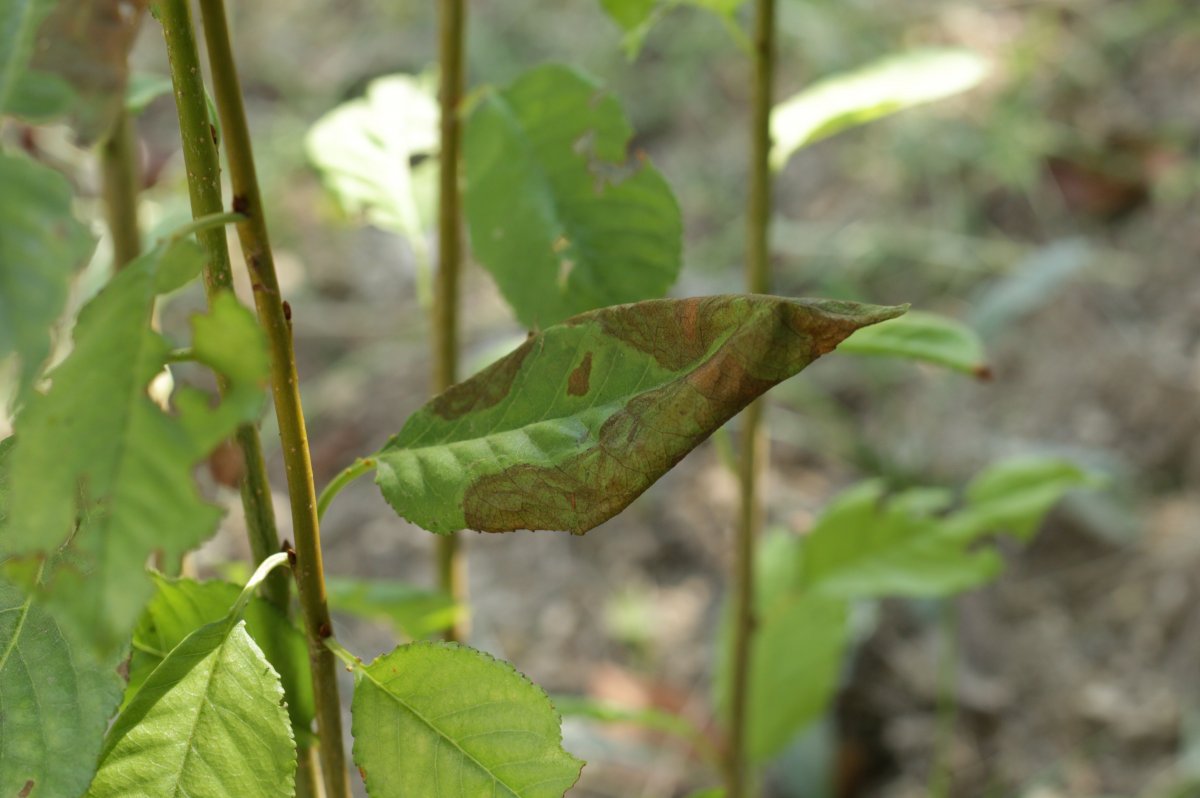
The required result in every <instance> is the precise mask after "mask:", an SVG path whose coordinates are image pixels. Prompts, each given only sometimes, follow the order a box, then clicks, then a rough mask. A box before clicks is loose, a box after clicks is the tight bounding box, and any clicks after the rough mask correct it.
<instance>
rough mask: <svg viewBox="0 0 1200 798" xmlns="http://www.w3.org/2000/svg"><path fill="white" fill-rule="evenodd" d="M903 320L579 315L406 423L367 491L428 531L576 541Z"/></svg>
mask: <svg viewBox="0 0 1200 798" xmlns="http://www.w3.org/2000/svg"><path fill="white" fill-rule="evenodd" d="M903 312H904V309H903V308H882V307H875V306H868V305H858V304H855V303H850V302H835V301H830V300H792V299H784V298H780V297H770V296H716V297H704V298H697V299H679V300H670V299H668V300H653V301H648V302H641V303H637V304H633V305H623V306H618V307H612V308H605V309H602V310H597V311H593V312H591V313H585V314H583V315H581V316H578V317H576V318H574V319H571V320H570V321H568V322H566V323H565V324H561V325H557V326H554V327H551V328H549V329H547V330H545V331H544V332H542V333H540V334H538V335H533V336H530V338H529V340H527V341H526V342H525V343H524V344H523V345H522V346H521V347H520V348H518V349H517V350H516V351H515V352H513V353H512V354H510V355H508V356H507V357H505V358H503V359H501V360H499V361H497V362H496V363H494V364H493V365H491V366H489V367H488V368H487V369H485V370H483V371H481V372H480V373H479V374H477V375H475V376H474V377H472V378H471V379H469V380H467V381H465V382H463V383H460V384H458V385H456V386H453V387H452V388H450V389H449V390H448V391H446V392H445V393H444V394H442V395H441V396H439V397H437V398H435V399H434V400H433V401H431V402H429V403H428V404H427V405H425V407H423V408H422V409H421V410H420V411H418V412H417V413H415V414H414V415H413V416H412V417H410V418H409V420H408V422H407V423H406V424H405V425H404V428H403V429H402V430H401V431H400V433H399V434H398V435H396V436H395V437H393V438H392V439H391V440H390V441H388V443H387V444H386V445H385V446H384V448H383V449H382V450H381V451H380V452H379V454H377V455H376V456H375V457H376V459H377V460H378V463H379V465H378V473H377V475H376V481H377V482H378V484H379V487H380V489H381V490H382V491H383V495H384V496H385V497H386V498H387V500H388V502H389V503H391V505H392V507H393V508H395V510H396V512H398V513H399V514H400V515H402V516H404V517H405V518H407V519H408V520H410V521H412V522H413V523H415V524H418V525H420V526H422V527H424V528H425V529H428V530H430V531H433V532H439V533H444V532H451V531H453V530H456V529H461V528H464V527H465V528H469V529H477V530H480V531H485V532H505V531H509V530H513V529H524V528H528V529H559V530H566V531H570V532H574V533H576V534H582V533H584V532H586V531H588V530H589V529H591V528H593V527H595V526H596V525H597V524H600V523H602V522H603V521H606V520H608V519H609V518H611V517H612V516H614V515H616V514H617V513H619V512H620V511H621V510H623V509H624V508H625V507H626V506H627V505H628V504H629V503H630V502H632V501H633V500H634V499H635V498H637V497H638V496H639V495H640V494H641V493H642V492H643V491H644V490H646V488H648V487H649V486H650V485H651V484H652V483H653V482H654V481H655V480H657V479H658V478H659V477H660V476H662V475H663V474H665V473H666V472H667V471H668V470H670V469H671V468H672V467H674V465H675V464H676V463H678V462H679V460H680V459H682V458H683V456H684V455H685V454H687V453H688V452H689V451H691V450H692V449H693V448H694V447H696V446H697V445H699V444H700V442H701V441H703V440H704V439H705V438H707V437H708V436H709V435H711V434H712V432H713V430H715V429H717V428H718V427H720V426H721V425H722V424H724V423H725V422H726V421H728V420H729V419H730V418H731V417H733V416H734V415H735V414H736V413H737V412H738V411H740V410H741V409H742V408H743V407H745V406H746V405H748V404H749V403H750V402H751V401H752V400H754V399H756V398H757V397H759V396H760V395H762V394H763V393H765V392H766V391H767V389H769V388H770V387H771V386H773V385H775V384H776V383H778V382H780V381H782V380H785V379H787V378H788V377H790V376H792V375H793V374H796V373H797V372H799V371H800V370H801V369H803V368H804V367H805V366H807V365H808V364H809V363H811V362H812V361H813V360H815V359H817V358H818V357H820V356H821V355H822V354H825V353H826V352H829V351H830V350H832V349H833V348H834V347H835V346H837V344H838V343H839V342H840V341H841V340H842V339H844V338H845V337H846V336H847V335H849V334H850V333H851V332H852V331H854V330H855V329H857V328H859V327H862V326H865V325H867V324H873V323H875V322H878V321H882V320H884V319H888V318H892V317H895V316H897V315H899V314H900V313H903Z"/></svg>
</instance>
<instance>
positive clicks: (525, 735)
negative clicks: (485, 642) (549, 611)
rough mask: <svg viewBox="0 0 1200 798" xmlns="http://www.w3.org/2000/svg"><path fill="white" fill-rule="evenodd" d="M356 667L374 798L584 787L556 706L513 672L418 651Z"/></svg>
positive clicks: (525, 793)
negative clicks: (565, 747) (579, 783)
mask: <svg viewBox="0 0 1200 798" xmlns="http://www.w3.org/2000/svg"><path fill="white" fill-rule="evenodd" d="M350 664H352V666H353V667H354V670H355V688H354V704H353V707H352V710H351V711H352V713H353V715H354V728H353V730H354V762H355V764H357V765H358V767H359V770H360V772H361V773H362V774H363V778H364V780H365V781H366V783H367V792H368V793H369V794H370V795H371V796H373V798H393V797H394V796H401V795H412V796H433V795H436V796H439V797H440V798H477V797H478V796H483V795H488V796H510V797H511V798H562V795H563V794H564V793H566V792H567V790H569V789H570V788H571V786H572V785H574V784H575V782H576V781H577V780H578V779H579V772H580V769H581V768H582V767H583V762H581V761H580V760H578V759H576V758H575V757H573V756H571V755H570V754H569V753H567V752H566V751H564V750H563V748H562V731H561V729H560V719H559V716H558V713H557V712H555V711H554V706H553V705H552V704H551V703H550V699H548V698H547V697H546V694H545V693H543V692H542V690H541V689H540V688H539V687H537V686H536V685H535V684H533V683H532V682H531V681H529V680H528V679H527V678H525V677H524V676H522V675H521V674H520V673H518V672H517V671H515V670H514V669H513V668H512V666H511V665H509V664H508V663H505V662H500V661H499V660H496V659H493V658H492V657H490V656H488V655H487V654H484V653H482V652H479V651H476V650H474V649H471V648H467V647H466V646H460V645H458V644H456V643H410V644H409V645H406V646H400V647H399V648H397V649H395V650H393V651H392V652H391V653H390V654H385V655H384V656H382V657H380V658H379V659H377V660H375V661H374V662H372V663H371V664H370V665H366V666H364V665H361V664H355V663H350Z"/></svg>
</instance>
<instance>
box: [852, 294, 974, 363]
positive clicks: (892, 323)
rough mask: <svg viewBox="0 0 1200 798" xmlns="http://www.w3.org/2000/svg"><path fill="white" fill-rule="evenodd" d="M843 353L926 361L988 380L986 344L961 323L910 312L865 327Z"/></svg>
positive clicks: (928, 314)
mask: <svg viewBox="0 0 1200 798" xmlns="http://www.w3.org/2000/svg"><path fill="white" fill-rule="evenodd" d="M841 349H842V351H843V352H849V353H851V354H857V355H884V356H887V357H906V358H910V359H912V360H923V361H925V362H926V363H934V364H936V365H939V366H945V367H947V368H951V369H954V370H955V371H962V372H965V373H967V374H971V375H973V376H976V377H979V378H981V379H987V378H988V377H990V376H991V369H990V368H988V365H987V363H986V360H985V355H984V351H983V342H982V341H980V340H979V336H978V335H976V334H975V331H974V330H972V329H971V328H970V327H968V326H966V325H965V324H963V323H962V322H958V321H955V320H954V319H949V318H946V317H945V316H939V315H937V314H935V313H922V312H920V311H916V310H910V311H909V312H908V313H906V314H905V315H904V316H902V317H901V318H898V319H891V320H889V321H885V322H883V323H882V324H877V325H875V326H873V327H865V328H863V329H861V330H859V331H857V332H856V333H854V334H853V335H851V336H850V337H849V338H847V339H846V340H845V341H844V342H842V347H841Z"/></svg>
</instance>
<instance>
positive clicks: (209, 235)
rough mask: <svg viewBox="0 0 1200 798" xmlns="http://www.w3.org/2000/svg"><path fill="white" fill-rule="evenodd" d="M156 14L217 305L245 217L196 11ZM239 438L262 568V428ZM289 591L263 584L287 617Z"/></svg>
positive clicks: (266, 536) (249, 517) (267, 510)
mask: <svg viewBox="0 0 1200 798" xmlns="http://www.w3.org/2000/svg"><path fill="white" fill-rule="evenodd" d="M154 11H155V14H154V15H155V17H157V19H158V21H159V22H160V24H161V25H162V28H163V36H164V37H165V39H166V43H167V56H168V59H169V60H170V66H171V82H172V84H174V87H175V106H176V109H177V111H178V114H179V133H180V137H181V139H182V141H183V160H184V165H185V166H186V167H187V172H188V181H187V183H188V195H189V197H190V199H191V204H192V218H193V222H192V224H191V225H189V227H188V229H189V230H190V231H194V232H195V235H196V239H197V240H198V241H199V242H200V245H201V246H202V247H203V248H204V252H205V255H206V256H207V257H208V263H207V265H206V266H205V269H204V289H205V293H206V294H207V295H208V298H209V299H210V300H211V299H212V298H213V297H214V296H215V295H216V294H217V293H218V292H220V291H232V290H233V272H232V270H231V269H230V267H229V245H228V244H227V242H226V240H225V223H226V222H229V221H233V220H234V219H236V218H240V217H236V216H234V215H231V214H227V213H225V208H224V203H223V201H222V198H221V165H220V160H219V158H218V156H217V142H216V140H215V139H214V138H213V134H212V126H211V125H210V123H209V121H208V100H207V98H206V94H205V91H204V81H203V78H202V77H201V75H200V55H199V53H198V51H197V48H196V37H195V32H194V30H193V28H192V15H191V11H190V10H189V8H188V5H187V3H186V2H184V1H183V0H156V2H155V3H154ZM218 388H219V389H220V391H221V393H222V394H224V393H225V391H226V390H227V389H228V382H227V380H225V379H224V378H219V379H218ZM236 438H237V443H238V446H239V447H240V448H241V450H242V459H243V461H244V462H245V474H244V476H243V478H242V509H243V511H244V513H245V516H246V532H247V535H248V537H249V540H250V549H251V551H252V552H253V553H254V561H255V563H260V562H262V561H263V560H264V559H265V558H266V557H268V556H270V555H271V554H274V553H275V552H277V551H279V536H278V533H277V532H276V530H275V511H274V508H273V507H272V505H271V488H270V483H269V482H268V480H267V471H266V467H265V465H264V461H263V455H262V441H261V440H260V438H259V434H258V429H257V428H256V427H255V426H254V425H252V424H243V425H242V426H241V427H239V428H238V430H237V434H236ZM288 589H289V588H288V579H287V574H285V573H282V572H276V573H273V574H271V576H269V577H268V578H267V580H266V583H265V584H264V585H263V595H264V596H265V597H266V598H267V599H268V600H269V601H271V603H273V604H275V605H276V606H277V607H279V608H280V609H281V610H283V611H284V612H287V610H288V605H289V599H288Z"/></svg>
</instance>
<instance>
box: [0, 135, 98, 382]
mask: <svg viewBox="0 0 1200 798" xmlns="http://www.w3.org/2000/svg"><path fill="white" fill-rule="evenodd" d="M0 186H4V190H3V191H0V362H2V361H3V360H5V359H6V358H7V357H9V356H10V355H12V354H13V353H16V356H17V357H18V358H19V359H20V364H19V366H18V371H17V382H18V401H20V399H21V398H22V397H24V396H25V395H26V394H27V392H28V390H29V388H30V387H31V386H32V385H33V383H34V380H35V379H36V378H37V376H38V374H39V373H41V370H42V364H43V362H44V361H45V360H46V357H47V356H48V355H49V354H50V327H51V325H52V324H54V322H55V320H56V319H58V316H59V314H60V313H62V310H63V305H64V304H65V303H66V301H67V289H68V286H69V282H70V279H71V275H72V274H74V273H75V270H76V269H77V268H78V267H79V266H80V265H81V264H82V263H83V262H84V261H85V260H86V259H87V256H88V254H89V253H90V252H91V250H92V237H91V235H89V233H88V229H87V227H85V226H84V225H82V224H80V223H79V221H78V220H77V219H76V218H75V217H74V215H73V214H72V213H71V185H70V183H68V182H67V180H66V178H64V177H63V176H62V175H60V174H58V173H57V172H55V171H54V170H52V169H48V168H47V167H45V166H42V165H41V164H38V163H34V162H33V161H31V160H30V159H28V158H26V157H24V156H14V155H4V154H0Z"/></svg>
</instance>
